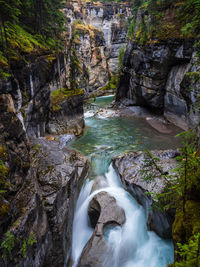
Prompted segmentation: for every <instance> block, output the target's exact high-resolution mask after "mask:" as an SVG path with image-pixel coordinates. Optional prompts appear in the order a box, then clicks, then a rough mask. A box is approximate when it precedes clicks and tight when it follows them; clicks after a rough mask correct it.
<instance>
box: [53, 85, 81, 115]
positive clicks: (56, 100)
mask: <svg viewBox="0 0 200 267" xmlns="http://www.w3.org/2000/svg"><path fill="white" fill-rule="evenodd" d="M83 93H84V91H83V89H76V90H67V89H65V88H63V89H62V91H61V90H60V89H57V90H55V91H53V92H52V93H51V108H52V110H53V111H58V110H60V109H61V106H60V104H61V103H62V102H63V101H64V100H65V99H68V98H69V97H73V96H77V95H82V94H83Z"/></svg>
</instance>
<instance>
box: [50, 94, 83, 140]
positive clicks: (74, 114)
mask: <svg viewBox="0 0 200 267" xmlns="http://www.w3.org/2000/svg"><path fill="white" fill-rule="evenodd" d="M59 107H60V108H59V110H58V111H53V110H52V109H51V112H50V119H49V124H48V126H49V127H48V132H49V133H50V134H66V133H68V134H73V135H76V136H79V135H81V134H82V133H83V129H84V127H85V122H84V117H83V94H81V95H75V96H71V97H69V98H66V99H64V100H63V101H61V102H60V103H59Z"/></svg>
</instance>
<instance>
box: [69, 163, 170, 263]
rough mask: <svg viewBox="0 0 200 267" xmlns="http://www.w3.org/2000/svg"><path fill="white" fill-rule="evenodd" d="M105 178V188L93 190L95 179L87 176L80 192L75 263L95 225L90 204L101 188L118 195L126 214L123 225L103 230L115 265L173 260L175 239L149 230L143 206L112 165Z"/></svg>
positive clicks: (77, 211)
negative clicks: (126, 189) (92, 220)
mask: <svg viewBox="0 0 200 267" xmlns="http://www.w3.org/2000/svg"><path fill="white" fill-rule="evenodd" d="M105 178H106V182H107V186H106V187H105V188H103V189H99V190H96V191H94V192H92V193H91V189H92V185H93V183H94V181H89V180H88V181H86V183H85V185H84V186H83V188H82V190H81V193H80V195H79V199H78V202H77V207H76V211H75V217H74V222H73V233H72V259H73V262H74V264H73V267H76V266H77V264H78V260H79V258H80V255H81V252H82V250H83V248H84V246H85V245H86V243H87V242H88V240H89V239H90V237H91V236H92V233H93V228H91V227H90V224H89V217H88V205H89V202H90V201H91V199H92V198H93V197H94V195H95V194H97V193H98V192H100V191H106V192H108V193H109V194H110V195H111V196H113V197H115V199H116V200H117V204H118V205H119V206H120V207H121V208H122V209H123V210H124V211H125V215H126V222H125V223H124V225H123V226H122V227H119V226H117V227H112V228H105V230H104V237H105V240H106V242H107V243H108V244H109V245H110V246H111V247H112V249H113V251H114V253H113V262H114V265H113V266H112V267H147V266H148V267H166V266H167V264H169V263H171V262H173V256H172V255H173V244H172V242H171V241H168V240H163V239H161V238H160V237H158V236H157V235H156V234H155V233H154V232H151V231H147V226H146V220H147V218H146V215H145V211H144V209H143V207H142V206H140V205H139V204H138V203H137V202H136V200H135V199H134V198H133V197H132V196H131V195H130V194H129V193H128V192H126V191H125V190H124V189H123V187H122V185H121V182H120V180H119V177H118V176H117V174H116V172H115V171H114V169H113V167H112V166H110V167H109V170H108V172H107V173H106V174H105ZM108 257H110V255H108ZM105 261H106V259H105ZM102 267H111V266H106V265H104V266H102Z"/></svg>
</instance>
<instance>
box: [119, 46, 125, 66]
mask: <svg viewBox="0 0 200 267" xmlns="http://www.w3.org/2000/svg"><path fill="white" fill-rule="evenodd" d="M124 55H125V47H124V46H122V47H120V49H119V55H118V59H119V67H118V68H119V70H121V69H122V67H123V62H124Z"/></svg>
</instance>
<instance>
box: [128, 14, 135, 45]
mask: <svg viewBox="0 0 200 267" xmlns="http://www.w3.org/2000/svg"><path fill="white" fill-rule="evenodd" d="M134 37H135V19H134V18H132V19H131V20H130V22H129V25H128V31H127V38H128V39H129V40H133V39H134Z"/></svg>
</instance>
